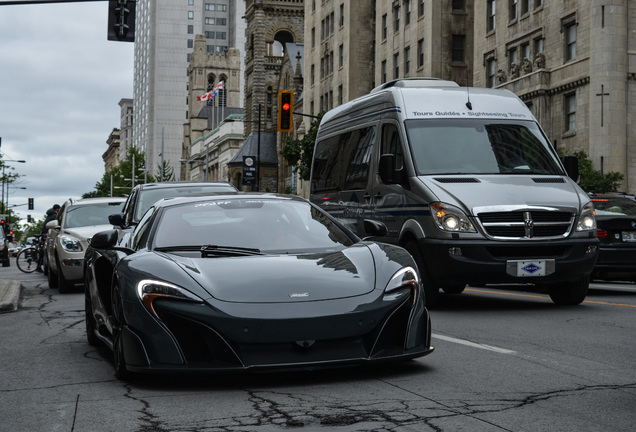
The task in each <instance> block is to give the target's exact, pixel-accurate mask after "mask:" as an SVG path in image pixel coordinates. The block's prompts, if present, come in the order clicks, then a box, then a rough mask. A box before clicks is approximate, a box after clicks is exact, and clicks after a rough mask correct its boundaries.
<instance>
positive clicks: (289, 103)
mask: <svg viewBox="0 0 636 432" xmlns="http://www.w3.org/2000/svg"><path fill="white" fill-rule="evenodd" d="M293 119H294V92H293V90H279V91H278V132H291V131H292V130H293V129H294V123H293V121H292V120H293Z"/></svg>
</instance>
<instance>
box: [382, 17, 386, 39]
mask: <svg viewBox="0 0 636 432" xmlns="http://www.w3.org/2000/svg"><path fill="white" fill-rule="evenodd" d="M386 27H387V16H386V14H384V15H382V40H386V37H387V28H386Z"/></svg>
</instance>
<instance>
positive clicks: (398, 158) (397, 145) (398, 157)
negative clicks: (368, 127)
mask: <svg viewBox="0 0 636 432" xmlns="http://www.w3.org/2000/svg"><path fill="white" fill-rule="evenodd" d="M380 154H381V155H383V154H392V155H394V156H395V169H398V170H399V169H401V168H402V167H403V166H404V153H403V152H402V143H401V142H400V132H399V131H398V128H397V126H395V125H394V124H385V125H384V126H382V146H381V147H380Z"/></svg>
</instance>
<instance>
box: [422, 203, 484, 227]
mask: <svg viewBox="0 0 636 432" xmlns="http://www.w3.org/2000/svg"><path fill="white" fill-rule="evenodd" d="M431 214H432V215H433V220H434V221H435V223H436V224H437V227H438V228H439V229H441V230H442V231H450V232H477V230H475V228H474V227H473V224H472V223H471V222H470V220H469V219H468V216H466V214H465V213H464V212H463V211H461V210H460V209H458V208H457V207H455V206H452V205H448V204H444V203H441V202H434V203H431Z"/></svg>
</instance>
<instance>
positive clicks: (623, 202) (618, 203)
mask: <svg viewBox="0 0 636 432" xmlns="http://www.w3.org/2000/svg"><path fill="white" fill-rule="evenodd" d="M592 202H593V203H594V208H595V209H596V215H597V216H612V215H625V216H636V201H634V200H631V199H629V198H618V197H616V198H611V197H610V198H592Z"/></svg>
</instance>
